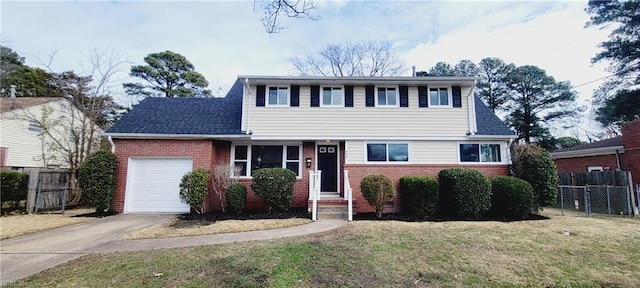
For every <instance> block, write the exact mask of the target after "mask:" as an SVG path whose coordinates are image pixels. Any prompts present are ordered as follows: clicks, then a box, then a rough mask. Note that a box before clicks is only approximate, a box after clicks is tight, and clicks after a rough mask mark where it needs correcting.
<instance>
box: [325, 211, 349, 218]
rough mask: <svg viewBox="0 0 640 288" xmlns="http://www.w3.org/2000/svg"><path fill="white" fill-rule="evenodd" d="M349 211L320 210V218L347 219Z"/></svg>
mask: <svg viewBox="0 0 640 288" xmlns="http://www.w3.org/2000/svg"><path fill="white" fill-rule="evenodd" d="M347 216H348V213H347V212H319V211H318V220H323V219H344V220H347V218H348V217H347Z"/></svg>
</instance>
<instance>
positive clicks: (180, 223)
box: [124, 209, 311, 239]
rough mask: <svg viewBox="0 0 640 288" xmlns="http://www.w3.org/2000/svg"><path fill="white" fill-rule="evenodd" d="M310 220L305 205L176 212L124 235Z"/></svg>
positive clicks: (225, 229) (195, 233) (252, 228)
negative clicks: (283, 208)
mask: <svg viewBox="0 0 640 288" xmlns="http://www.w3.org/2000/svg"><path fill="white" fill-rule="evenodd" d="M307 223H311V219H309V218H308V213H307V212H306V210H304V209H293V210H289V211H287V212H278V213H269V212H267V211H264V210H251V211H247V212H245V213H242V214H231V213H221V212H210V213H205V214H186V215H180V216H177V217H176V219H174V220H171V221H169V222H165V223H161V224H158V225H154V226H151V227H149V228H146V229H143V230H140V231H136V232H133V233H130V234H128V235H126V236H125V237H124V238H125V239H149V238H167V237H184V236H198V235H209V234H219V233H235V232H247V231H257V230H268V229H277V228H285V227H291V226H298V225H303V224H307Z"/></svg>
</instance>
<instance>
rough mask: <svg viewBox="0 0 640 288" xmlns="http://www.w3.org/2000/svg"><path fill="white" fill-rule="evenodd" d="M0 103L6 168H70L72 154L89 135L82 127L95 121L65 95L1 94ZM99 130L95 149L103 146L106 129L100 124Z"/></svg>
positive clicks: (0, 147)
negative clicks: (3, 95)
mask: <svg viewBox="0 0 640 288" xmlns="http://www.w3.org/2000/svg"><path fill="white" fill-rule="evenodd" d="M0 107H1V110H0V166H1V167H2V168H9V169H13V170H22V169H24V168H58V167H59V168H69V161H68V158H69V155H70V154H72V153H75V151H77V150H76V147H78V148H79V147H81V146H80V145H78V143H81V141H82V140H86V138H87V137H88V136H82V131H88V129H83V128H82V127H83V126H85V127H86V125H87V123H90V124H92V125H95V124H93V123H91V122H89V121H90V120H89V119H88V118H87V117H86V116H85V114H84V113H82V111H80V110H79V109H77V108H76V107H75V106H74V105H73V104H72V103H71V102H70V101H69V100H67V99H65V98H50V97H18V98H15V97H11V98H1V99H0ZM43 126H44V127H43ZM45 128H49V129H50V130H49V132H48V133H47V132H46V131H45ZM95 132H96V133H95V134H96V135H93V136H92V137H93V138H94V141H93V143H92V144H91V145H90V146H92V149H91V151H95V150H97V149H98V148H99V146H100V137H101V136H102V134H103V133H104V132H103V131H102V130H101V129H99V128H98V129H96V130H95ZM74 135H76V136H74ZM77 135H80V137H78V136H77Z"/></svg>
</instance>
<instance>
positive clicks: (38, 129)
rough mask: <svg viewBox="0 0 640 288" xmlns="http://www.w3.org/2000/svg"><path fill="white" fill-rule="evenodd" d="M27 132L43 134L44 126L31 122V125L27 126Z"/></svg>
mask: <svg viewBox="0 0 640 288" xmlns="http://www.w3.org/2000/svg"><path fill="white" fill-rule="evenodd" d="M27 130H29V132H33V133H37V134H40V133H42V130H43V127H42V125H40V124H38V123H36V122H33V121H31V122H29V125H27Z"/></svg>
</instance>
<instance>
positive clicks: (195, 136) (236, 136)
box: [105, 133, 251, 139]
mask: <svg viewBox="0 0 640 288" xmlns="http://www.w3.org/2000/svg"><path fill="white" fill-rule="evenodd" d="M105 135H106V136H108V137H109V138H111V137H113V138H118V139H227V138H232V139H240V138H249V137H251V136H249V135H244V134H234V135H199V134H147V133H107V134H105Z"/></svg>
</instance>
